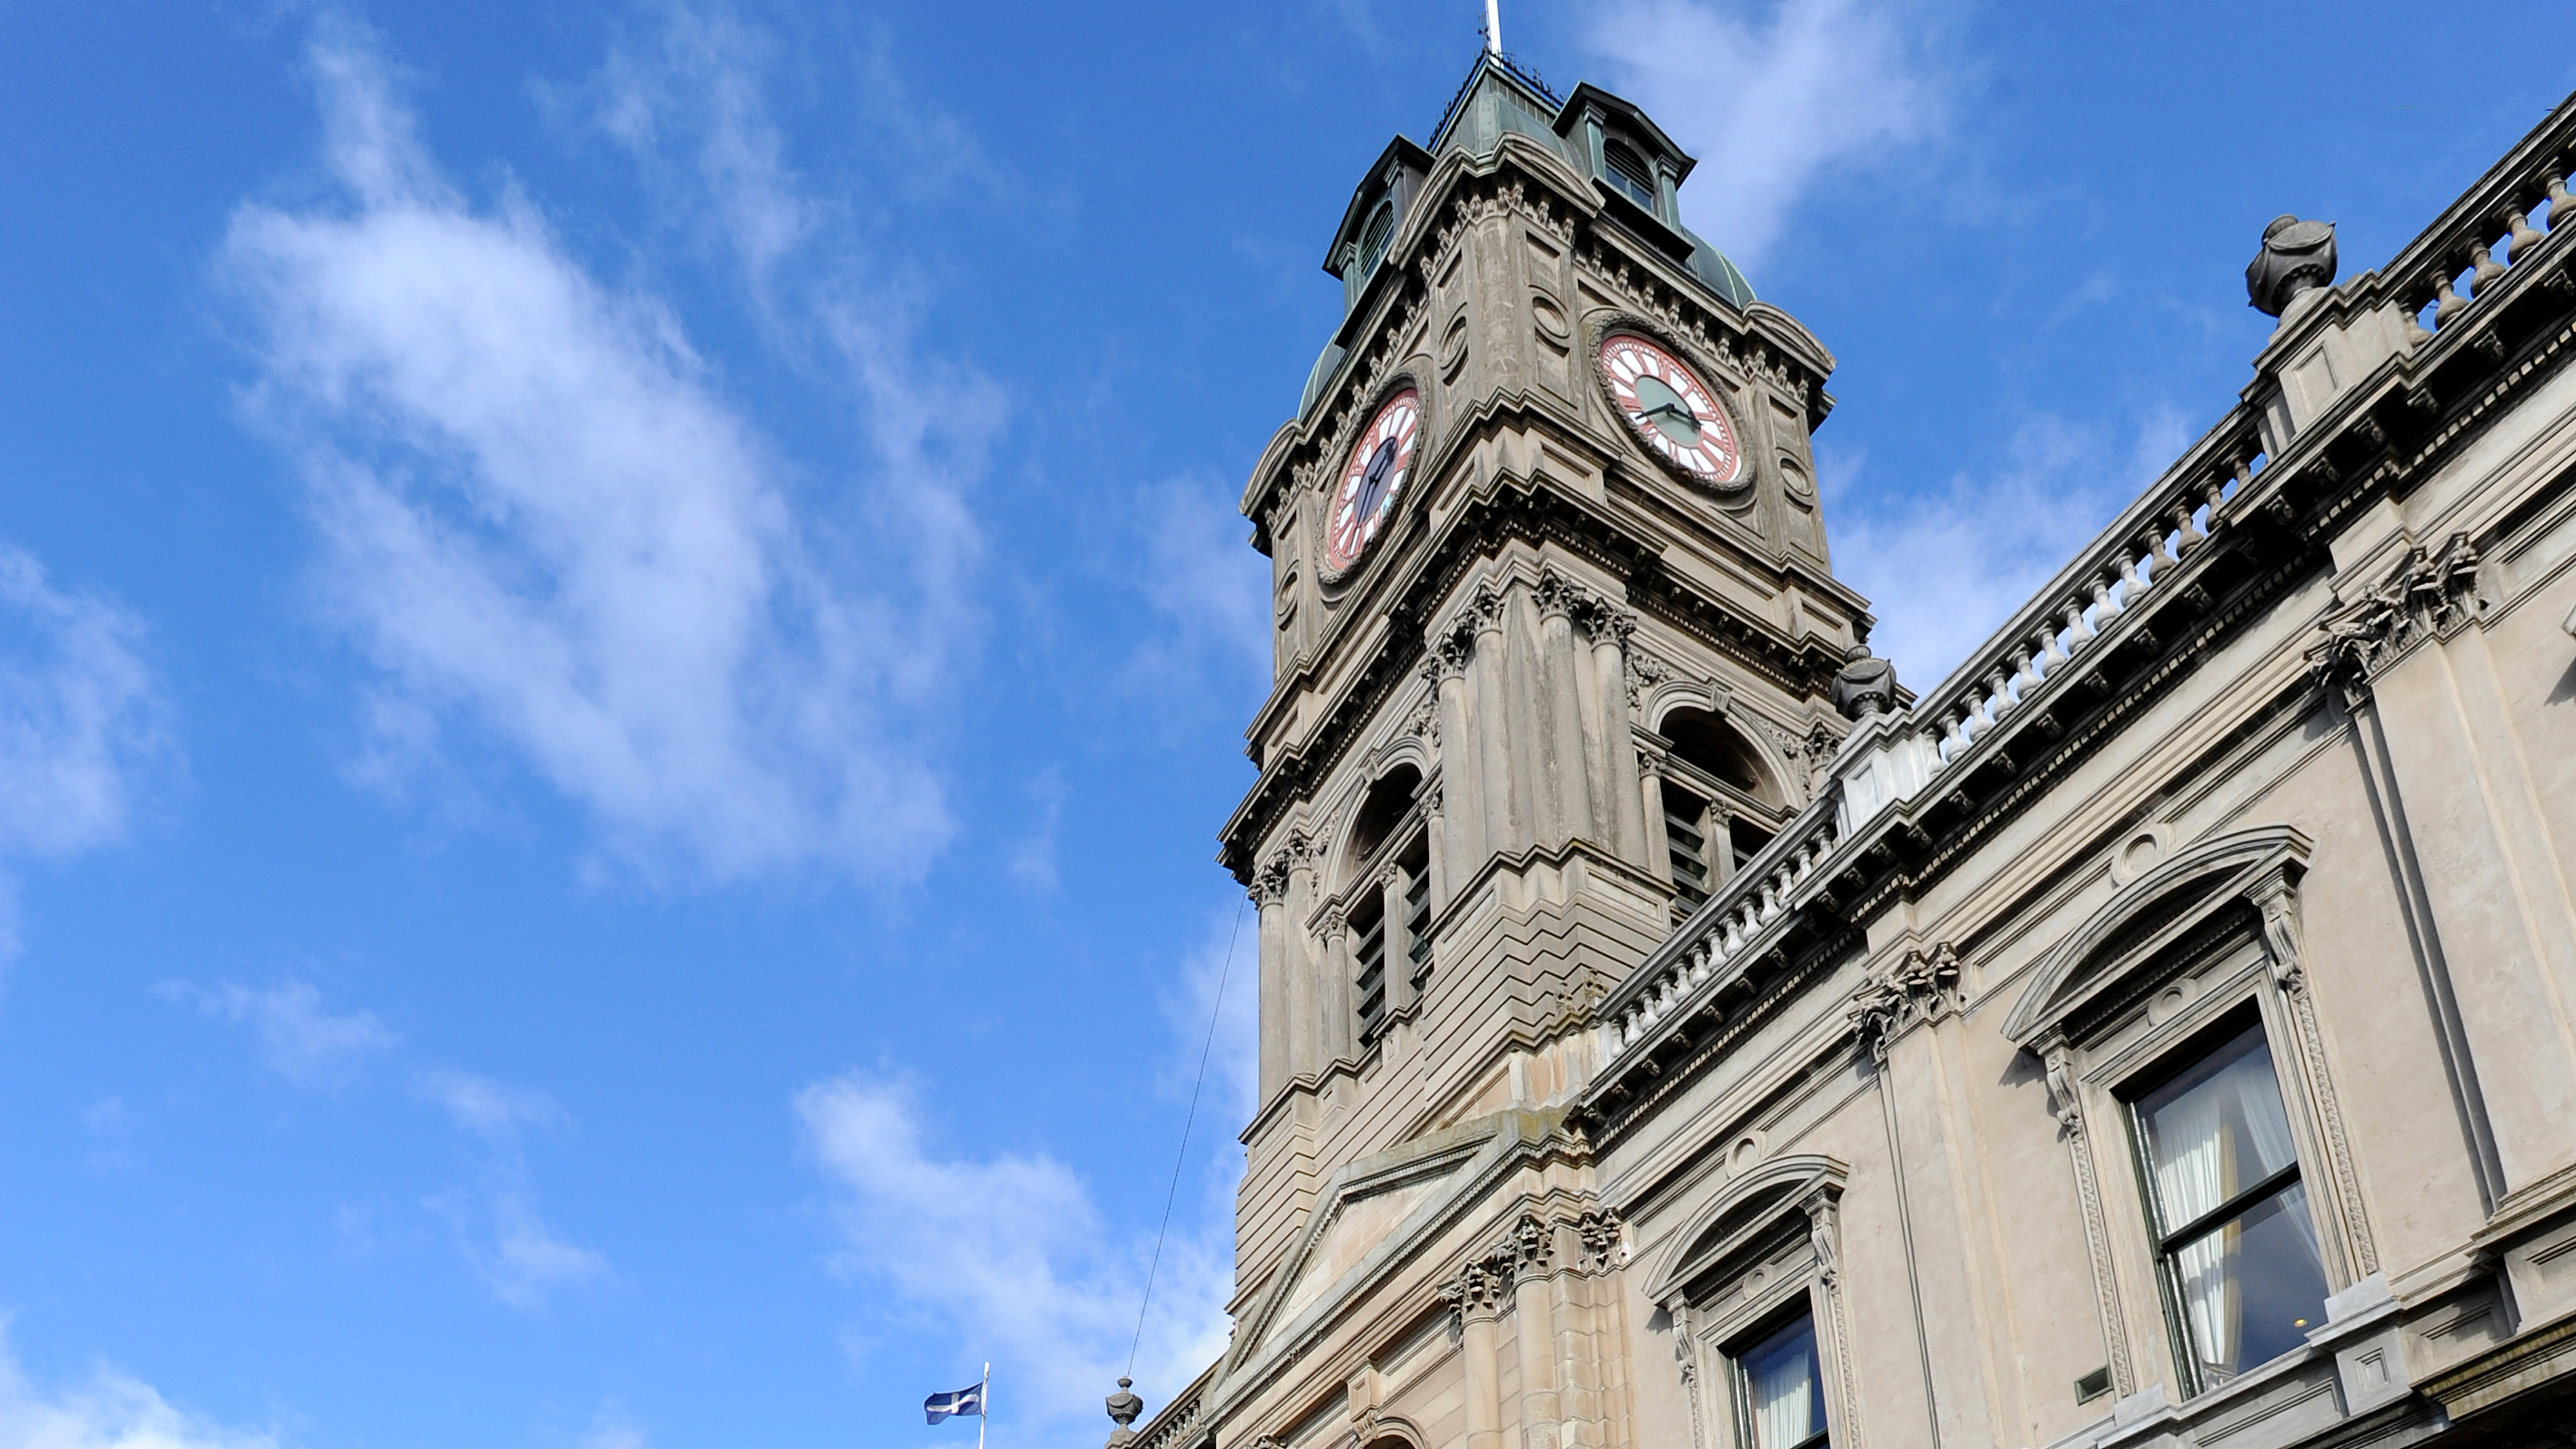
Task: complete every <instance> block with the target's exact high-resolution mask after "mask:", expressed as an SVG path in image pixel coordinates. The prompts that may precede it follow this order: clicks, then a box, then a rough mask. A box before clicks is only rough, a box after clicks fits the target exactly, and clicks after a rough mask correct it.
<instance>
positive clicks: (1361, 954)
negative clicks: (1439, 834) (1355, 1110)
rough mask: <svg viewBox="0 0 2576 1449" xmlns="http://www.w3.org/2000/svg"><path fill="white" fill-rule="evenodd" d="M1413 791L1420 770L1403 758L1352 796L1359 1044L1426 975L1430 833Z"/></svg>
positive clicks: (1349, 871) (1352, 937)
mask: <svg viewBox="0 0 2576 1449" xmlns="http://www.w3.org/2000/svg"><path fill="white" fill-rule="evenodd" d="M1421 793H1422V772H1421V771H1420V770H1418V769H1416V768H1414V767H1413V766H1411V765H1398V766H1396V767H1395V768H1394V769H1392V770H1389V771H1388V772H1387V773H1386V774H1385V775H1383V776H1381V777H1380V778H1379V779H1378V780H1377V782H1376V783H1374V784H1372V785H1370V786H1369V791H1368V794H1367V795H1366V796H1365V797H1364V798H1362V800H1361V801H1360V808H1359V811H1358V813H1357V815H1356V816H1354V818H1353V819H1352V822H1351V835H1350V844H1349V846H1348V848H1347V849H1346V851H1345V852H1344V855H1343V859H1344V862H1345V865H1344V868H1343V871H1344V878H1345V880H1346V881H1347V882H1348V885H1347V887H1346V890H1347V897H1348V902H1349V903H1348V904H1347V905H1346V906H1345V907H1344V908H1343V918H1342V924H1343V929H1344V930H1345V931H1346V932H1348V934H1349V941H1350V953H1351V955H1350V960H1351V978H1350V979H1351V1006H1352V1016H1353V1018H1354V1020H1353V1023H1352V1026H1353V1030H1354V1032H1355V1034H1356V1035H1357V1038H1358V1041H1359V1044H1360V1045H1361V1046H1362V1047H1363V1048H1365V1047H1366V1046H1368V1045H1369V1044H1370V1043H1371V1042H1374V1041H1376V1040H1377V1038H1378V1036H1379V1035H1380V1034H1381V1033H1383V1032H1384V1031H1385V1030H1386V1022H1387V1016H1388V1014H1389V1013H1390V1012H1391V1011H1395V1010H1398V1009H1401V1008H1402V1007H1403V1006H1405V1005H1406V1004H1408V1003H1410V1002H1411V1001H1412V1000H1413V999H1414V998H1416V997H1418V996H1419V995H1421V993H1422V987H1423V984H1424V983H1425V982H1426V981H1428V980H1429V979H1430V976H1431V840H1430V834H1429V832H1428V831H1427V830H1426V829H1425V828H1424V826H1423V823H1422V821H1421V820H1420V818H1419V817H1418V816H1417V814H1416V813H1415V812H1416V797H1417V796H1419V795H1420V794H1421ZM1390 988H1393V989H1390Z"/></svg>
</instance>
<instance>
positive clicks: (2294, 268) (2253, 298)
mask: <svg viewBox="0 0 2576 1449" xmlns="http://www.w3.org/2000/svg"><path fill="white" fill-rule="evenodd" d="M2334 274H2335V235H2334V223H2333V222H2330V221H2301V220H2299V219H2298V218H2297V217H2295V216H2282V217H2275V218H2274V219H2273V221H2272V224H2271V225H2270V226H2267V227H2265V228H2263V250H2261V251H2259V252H2257V253H2255V254H2254V261H2253V263H2252V264H2251V265H2249V266H2248V267H2246V269H2245V296H2246V300H2248V301H2249V302H2251V303H2253V305H2254V307H2255V309H2256V310H2258V311H2261V312H2263V313H2265V314H2267V315H2269V316H2273V317H2278V316H2280V315H2281V314H2283V313H2285V312H2287V311H2289V310H2290V304H2291V303H2292V302H2295V301H2297V300H2298V299H2299V298H2300V297H2301V296H2302V295H2303V294H2305V293H2308V292H2311V291H2314V290H2316V289H2317V288H2319V287H2330V286H2333V285H2334Z"/></svg>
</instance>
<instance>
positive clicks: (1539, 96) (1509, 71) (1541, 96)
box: [1429, 50, 1582, 169]
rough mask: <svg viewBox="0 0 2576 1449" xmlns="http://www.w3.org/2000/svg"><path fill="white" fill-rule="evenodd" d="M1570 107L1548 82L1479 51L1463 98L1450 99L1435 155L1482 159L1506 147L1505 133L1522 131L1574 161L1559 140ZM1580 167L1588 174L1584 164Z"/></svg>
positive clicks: (1433, 148) (1433, 137)
mask: <svg viewBox="0 0 2576 1449" xmlns="http://www.w3.org/2000/svg"><path fill="white" fill-rule="evenodd" d="M1564 106H1565V102H1564V101H1563V100H1562V99H1560V98H1559V97H1558V96H1557V94H1556V92H1554V91H1552V90H1549V89H1548V88H1547V83H1546V82H1545V81H1542V80H1540V79H1539V78H1538V77H1537V76H1536V75H1534V74H1532V73H1531V72H1529V71H1525V70H1523V69H1521V68H1520V67H1519V66H1518V65H1516V64H1514V63H1513V62H1512V60H1511V59H1510V58H1509V57H1507V56H1501V55H1496V54H1495V53H1494V52H1492V51H1490V50H1487V51H1479V52H1477V54H1476V63H1475V64H1474V65H1472V66H1469V67H1468V68H1467V79H1466V80H1465V81H1464V82H1463V83H1462V84H1460V85H1459V87H1458V94H1456V95H1454V96H1452V97H1450V98H1449V108H1448V109H1447V110H1445V111H1442V112H1441V113H1440V125H1439V128H1438V129H1437V130H1434V131H1433V132H1432V133H1431V145H1430V148H1429V149H1430V151H1431V154H1433V155H1435V156H1437V155H1439V154H1441V153H1442V152H1444V151H1449V150H1452V149H1458V150H1464V151H1465V152H1466V153H1467V154H1469V155H1471V156H1482V155H1485V154H1487V153H1488V152H1490V151H1492V150H1493V149H1494V147H1496V146H1497V145H1499V144H1501V142H1502V139H1503V132H1505V131H1518V132H1520V133H1521V134H1522V135H1524V136H1527V137H1529V138H1530V139H1531V140H1533V141H1536V142H1538V143H1539V144H1540V145H1542V146H1545V147H1547V148H1548V149H1549V150H1551V151H1554V152H1555V153H1557V154H1558V155H1560V156H1564V157H1565V159H1566V160H1568V161H1574V160H1575V157H1573V156H1572V155H1571V154H1569V153H1568V152H1567V151H1566V148H1565V142H1564V140H1563V139H1562V138H1560V137H1559V136H1558V135H1557V134H1556V113H1557V112H1558V111H1559V110H1561V109H1563V108H1564ZM1577 166H1578V169H1582V168H1581V165H1580V163H1579V162H1578V163H1577Z"/></svg>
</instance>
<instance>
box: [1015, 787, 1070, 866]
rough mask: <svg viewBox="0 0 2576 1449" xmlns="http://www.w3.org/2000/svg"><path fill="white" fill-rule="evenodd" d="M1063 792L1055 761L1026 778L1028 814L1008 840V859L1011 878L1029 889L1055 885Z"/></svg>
mask: <svg viewBox="0 0 2576 1449" xmlns="http://www.w3.org/2000/svg"><path fill="white" fill-rule="evenodd" d="M1064 794H1065V789H1064V771H1063V770H1061V769H1059V768H1057V767H1056V766H1054V765H1049V766H1047V767H1046V768H1045V769H1043V770H1040V771H1038V773H1037V775H1036V777H1035V778H1033V779H1031V780H1030V781H1029V815H1030V817H1031V818H1030V819H1029V821H1028V825H1027V828H1026V829H1025V830H1023V831H1021V832H1020V834H1019V837H1018V838H1017V839H1016V840H1013V841H1012V842H1010V851H1009V856H1008V861H1009V865H1010V871H1011V878H1012V879H1014V880H1016V881H1018V882H1019V883H1020V884H1022V885H1024V886H1026V887H1028V888H1029V889H1030V890H1033V891H1039V892H1052V891H1053V890H1054V889H1055V887H1056V864H1055V838H1056V828H1057V827H1058V826H1059V825H1061V824H1062V823H1063V821H1064Z"/></svg>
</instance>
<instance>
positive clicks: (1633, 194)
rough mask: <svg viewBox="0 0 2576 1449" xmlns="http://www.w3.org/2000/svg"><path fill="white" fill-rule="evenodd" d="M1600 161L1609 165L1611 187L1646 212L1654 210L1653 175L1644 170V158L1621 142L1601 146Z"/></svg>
mask: <svg viewBox="0 0 2576 1449" xmlns="http://www.w3.org/2000/svg"><path fill="white" fill-rule="evenodd" d="M1601 159H1602V160H1603V161H1605V162H1607V163H1608V164H1609V168H1610V183H1611V184H1612V185H1614V186H1616V187H1618V188H1619V189H1620V190H1621V191H1624V192H1626V193H1628V199H1629V200H1630V201H1633V202H1635V203H1637V204H1638V205H1639V206H1642V207H1644V208H1645V209H1646V210H1648V211H1653V210H1654V209H1655V173H1654V172H1652V171H1649V170H1647V169H1646V158H1644V157H1643V156H1640V155H1638V154H1637V153H1636V152H1635V151H1633V150H1631V149H1630V148H1629V147H1628V146H1627V145H1626V144H1625V143H1623V142H1619V141H1611V142H1607V143H1605V144H1604V145H1603V146H1602V148H1601Z"/></svg>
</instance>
